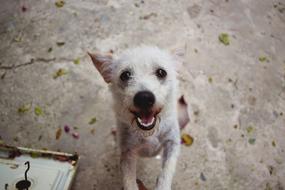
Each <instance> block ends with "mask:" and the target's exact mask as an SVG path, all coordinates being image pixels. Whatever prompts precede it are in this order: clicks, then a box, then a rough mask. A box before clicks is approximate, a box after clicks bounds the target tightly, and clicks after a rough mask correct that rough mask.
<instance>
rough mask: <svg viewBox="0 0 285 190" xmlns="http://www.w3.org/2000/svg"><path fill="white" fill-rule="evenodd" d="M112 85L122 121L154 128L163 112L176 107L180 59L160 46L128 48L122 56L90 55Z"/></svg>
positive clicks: (106, 80) (141, 126)
mask: <svg viewBox="0 0 285 190" xmlns="http://www.w3.org/2000/svg"><path fill="white" fill-rule="evenodd" d="M89 55H90V57H91V59H92V61H93V63H94V65H95V67H96V68H97V70H98V71H99V73H100V74H101V75H102V77H103V78H104V80H105V82H107V83H109V84H110V88H111V91H112V94H113V98H114V104H115V111H116V115H117V117H118V119H119V120H120V121H121V122H124V123H127V124H129V125H134V124H135V125H137V126H138V127H139V128H141V129H143V130H150V129H152V128H153V127H154V126H155V125H156V123H157V122H158V121H159V118H161V116H163V114H167V113H168V114H169V113H173V112H175V109H176V102H177V99H176V86H177V80H176V69H175V68H176V66H175V64H176V62H177V61H176V59H174V57H173V56H172V55H171V54H170V53H168V52H166V51H163V50H161V49H159V48H157V47H149V46H141V47H137V48H134V49H128V50H126V51H124V52H123V53H122V54H120V55H119V56H117V57H116V56H115V55H112V54H107V55H102V54H98V53H97V54H90V53H89Z"/></svg>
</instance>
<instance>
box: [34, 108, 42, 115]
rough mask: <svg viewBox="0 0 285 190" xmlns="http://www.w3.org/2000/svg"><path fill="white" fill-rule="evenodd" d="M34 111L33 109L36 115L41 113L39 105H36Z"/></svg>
mask: <svg viewBox="0 0 285 190" xmlns="http://www.w3.org/2000/svg"><path fill="white" fill-rule="evenodd" d="M34 111H35V114H36V116H40V115H43V110H42V108H41V107H39V106H36V107H35V110H34Z"/></svg>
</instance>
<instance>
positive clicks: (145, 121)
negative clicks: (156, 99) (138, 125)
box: [140, 114, 153, 124]
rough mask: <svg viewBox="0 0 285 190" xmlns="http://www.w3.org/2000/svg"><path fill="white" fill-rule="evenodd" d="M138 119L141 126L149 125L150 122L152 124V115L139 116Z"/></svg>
mask: <svg viewBox="0 0 285 190" xmlns="http://www.w3.org/2000/svg"><path fill="white" fill-rule="evenodd" d="M140 119H141V120H142V123H143V124H149V123H150V122H152V119H153V114H142V115H141V116H140Z"/></svg>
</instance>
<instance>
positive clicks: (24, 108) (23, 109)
mask: <svg viewBox="0 0 285 190" xmlns="http://www.w3.org/2000/svg"><path fill="white" fill-rule="evenodd" d="M30 108H31V105H30V104H26V105H23V106H21V107H19V108H18V113H26V112H28V111H29V110H30Z"/></svg>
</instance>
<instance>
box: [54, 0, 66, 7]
mask: <svg viewBox="0 0 285 190" xmlns="http://www.w3.org/2000/svg"><path fill="white" fill-rule="evenodd" d="M64 4H65V2H64V1H63V0H57V1H56V2H55V6H56V7H57V8H61V7H63V5H64Z"/></svg>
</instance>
